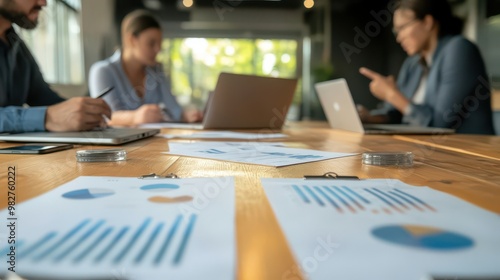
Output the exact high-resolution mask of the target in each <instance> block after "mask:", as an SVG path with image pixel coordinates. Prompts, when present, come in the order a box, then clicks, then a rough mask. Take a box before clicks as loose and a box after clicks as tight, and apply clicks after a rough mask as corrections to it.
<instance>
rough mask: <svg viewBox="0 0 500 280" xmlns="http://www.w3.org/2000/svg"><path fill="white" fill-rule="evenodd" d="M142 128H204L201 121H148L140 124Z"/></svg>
mask: <svg viewBox="0 0 500 280" xmlns="http://www.w3.org/2000/svg"><path fill="white" fill-rule="evenodd" d="M139 127H140V128H155V129H162V128H175V129H196V130H200V129H203V125H202V124H201V123H147V124H142V125H140V126H139Z"/></svg>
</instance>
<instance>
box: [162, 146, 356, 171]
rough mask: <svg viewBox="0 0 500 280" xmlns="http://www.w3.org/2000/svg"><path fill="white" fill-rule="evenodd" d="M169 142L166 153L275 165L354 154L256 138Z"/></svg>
mask: <svg viewBox="0 0 500 280" xmlns="http://www.w3.org/2000/svg"><path fill="white" fill-rule="evenodd" d="M168 145H169V152H168V154H174V155H181V156H189V157H199V158H208V159H217V160H225V161H232V162H240V163H250V164H259V165H268V166H275V167H279V166H287V165H293V164H301V163H306V162H314V161H320V160H327V159H334V158H340V157H347V156H352V155H354V154H349V153H332V152H323V151H316V150H308V149H295V148H286V147H279V146H276V145H275V144H273V143H259V142H196V143H169V144H168Z"/></svg>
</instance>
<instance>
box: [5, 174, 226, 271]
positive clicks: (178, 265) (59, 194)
mask: <svg viewBox="0 0 500 280" xmlns="http://www.w3.org/2000/svg"><path fill="white" fill-rule="evenodd" d="M234 196H235V194H234V180H233V178H232V177H221V178H192V179H155V180H151V179H149V180H147V179H137V178H119V177H79V178H77V179H75V180H73V181H71V182H69V183H67V184H65V185H63V186H61V187H59V188H56V189H54V190H52V191H50V192H48V193H46V194H44V195H42V196H39V197H37V198H35V199H33V200H30V201H27V202H25V203H23V204H20V205H18V206H16V216H15V217H16V218H17V220H12V222H15V223H16V228H17V231H16V234H15V239H16V244H15V246H16V250H15V254H16V261H15V265H16V267H15V269H16V273H18V274H20V275H35V276H36V277H46V279H56V278H57V279H74V278H75V277H78V279H91V278H92V277H99V279H234V275H235V263H236V262H235V259H236V250H235V210H234V209H235V197H234ZM0 217H2V218H3V220H4V221H7V218H8V217H9V218H12V217H11V216H9V213H8V211H7V210H4V211H2V212H0ZM9 222H11V221H9ZM5 229H6V227H5V226H2V235H1V236H2V237H5V234H6V232H5ZM0 240H1V242H2V244H1V246H0V250H1V256H0V259H1V262H0V272H3V273H5V272H6V271H7V269H8V268H9V267H10V264H9V263H8V262H7V261H8V260H9V258H10V257H9V256H7V254H9V252H10V246H12V245H10V244H6V243H7V242H6V239H5V238H2V239H0ZM6 245H8V246H6Z"/></svg>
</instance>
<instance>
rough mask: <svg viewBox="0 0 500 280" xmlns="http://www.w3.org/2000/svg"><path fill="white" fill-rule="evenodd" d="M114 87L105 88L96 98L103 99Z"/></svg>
mask: <svg viewBox="0 0 500 280" xmlns="http://www.w3.org/2000/svg"><path fill="white" fill-rule="evenodd" d="M113 89H114V87H107V88H105V89H104V90H103V91H101V92H100V93H99V95H98V96H97V97H96V98H103V97H104V96H105V95H106V94H108V93H109V92H110V91H112V90H113Z"/></svg>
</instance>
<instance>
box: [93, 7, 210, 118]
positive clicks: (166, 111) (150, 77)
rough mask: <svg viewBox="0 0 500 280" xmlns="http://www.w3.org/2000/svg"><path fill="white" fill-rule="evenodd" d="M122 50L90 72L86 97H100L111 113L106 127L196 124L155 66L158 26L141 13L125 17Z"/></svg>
mask: <svg viewBox="0 0 500 280" xmlns="http://www.w3.org/2000/svg"><path fill="white" fill-rule="evenodd" d="M121 28H122V49H121V51H116V52H115V54H114V55H113V56H111V57H110V58H108V59H106V60H104V61H100V62H97V63H96V64H94V65H93V66H92V68H91V69H90V74H89V90H90V95H91V96H93V97H97V96H98V95H99V93H100V92H101V91H102V90H104V89H105V88H108V87H113V90H112V91H111V92H110V93H109V94H107V95H106V96H104V97H103V99H104V100H106V102H108V104H109V105H110V107H111V109H112V111H113V118H112V119H111V121H110V123H109V124H110V125H116V126H135V125H139V124H143V123H157V122H162V121H185V122H196V121H200V120H201V118H202V116H201V113H200V112H198V111H183V109H182V108H181V106H179V104H178V103H177V101H176V99H175V98H174V96H173V95H172V93H171V92H170V89H169V84H168V83H167V79H166V78H165V75H164V73H163V70H162V66H161V65H160V64H159V63H158V62H156V56H157V54H158V53H159V52H160V50H161V44H162V30H161V27H160V24H159V22H158V21H157V20H156V19H155V18H154V17H153V16H151V15H149V14H148V13H147V12H145V11H135V12H132V13H130V14H128V15H127V16H126V17H125V19H124V20H123V22H122V27H121Z"/></svg>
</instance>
